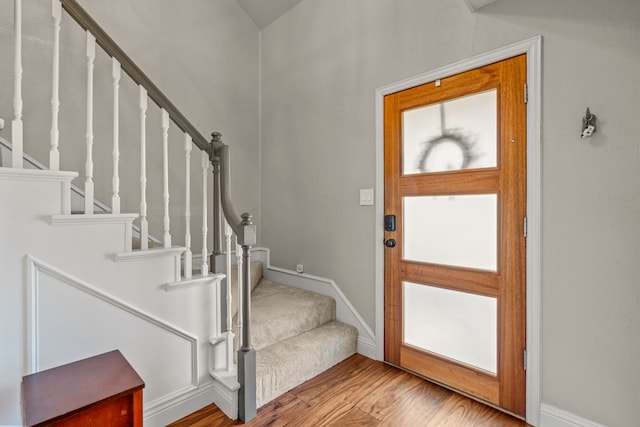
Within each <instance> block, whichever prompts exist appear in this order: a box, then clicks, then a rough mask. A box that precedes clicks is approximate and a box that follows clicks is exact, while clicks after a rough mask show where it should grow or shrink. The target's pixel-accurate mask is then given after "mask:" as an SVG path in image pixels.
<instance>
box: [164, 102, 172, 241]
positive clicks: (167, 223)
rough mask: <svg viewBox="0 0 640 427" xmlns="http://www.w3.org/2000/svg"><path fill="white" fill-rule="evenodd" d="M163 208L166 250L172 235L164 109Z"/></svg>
mask: <svg viewBox="0 0 640 427" xmlns="http://www.w3.org/2000/svg"><path fill="white" fill-rule="evenodd" d="M162 205H163V206H162V208H163V212H164V218H163V222H162V224H163V234H162V241H163V243H164V247H165V248H170V247H171V233H170V231H169V226H170V219H169V113H167V111H166V110H165V109H164V108H163V109H162Z"/></svg>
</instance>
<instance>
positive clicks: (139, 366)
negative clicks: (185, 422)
mask: <svg viewBox="0 0 640 427" xmlns="http://www.w3.org/2000/svg"><path fill="white" fill-rule="evenodd" d="M27 264H28V271H29V287H30V289H29V323H30V327H29V337H28V340H29V357H30V361H29V362H30V363H29V366H30V369H31V370H32V371H40V370H44V369H48V368H51V367H54V366H58V365H61V364H65V363H69V362H72V361H75V360H79V359H83V358H86V357H90V356H93V355H96V354H100V353H104V352H106V351H110V350H114V349H119V350H120V351H121V352H122V354H123V355H124V356H125V357H126V358H127V360H128V361H129V363H131V365H132V366H133V367H134V369H135V370H136V371H137V372H138V374H139V375H140V376H141V377H142V379H143V380H144V381H145V383H146V387H145V389H144V393H143V395H144V408H145V417H148V416H150V415H152V414H153V413H155V412H157V411H160V410H162V409H163V408H164V407H166V406H167V405H170V404H171V402H173V401H175V400H176V399H178V400H179V399H180V396H182V395H184V394H185V393H188V392H190V391H192V390H194V389H195V388H197V386H198V360H197V351H198V342H197V338H196V337H194V336H192V335H190V334H188V333H186V332H184V331H182V330H180V329H178V328H176V327H174V326H172V325H169V324H167V323H166V322H163V321H162V320H161V319H157V318H155V317H153V316H150V315H148V314H146V313H144V312H142V311H140V310H138V309H137V308H135V307H133V306H131V305H128V304H127V303H125V302H123V301H121V300H118V299H115V298H113V297H111V296H109V295H106V294H104V293H102V292H101V291H98V290H97V289H95V288H93V287H92V286H90V285H89V284H86V283H83V282H81V281H79V280H77V279H74V278H72V277H70V276H68V275H66V274H64V273H63V272H61V271H59V270H56V269H55V268H53V267H51V266H48V265H46V264H44V263H42V262H40V261H37V260H34V259H32V258H28V259H27Z"/></svg>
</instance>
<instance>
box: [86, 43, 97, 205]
mask: <svg viewBox="0 0 640 427" xmlns="http://www.w3.org/2000/svg"><path fill="white" fill-rule="evenodd" d="M95 59H96V38H95V37H94V36H93V35H92V34H91V33H89V32H88V31H87V134H86V142H87V160H86V165H85V174H86V176H85V181H84V213H85V214H93V64H94V62H95Z"/></svg>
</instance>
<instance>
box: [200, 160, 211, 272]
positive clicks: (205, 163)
mask: <svg viewBox="0 0 640 427" xmlns="http://www.w3.org/2000/svg"><path fill="white" fill-rule="evenodd" d="M210 165H211V163H210V162H209V155H208V154H207V153H206V152H204V151H203V152H202V264H201V265H200V274H201V275H202V276H203V277H204V276H208V275H209V264H208V263H207V259H208V257H209V252H208V251H207V231H208V230H207V182H208V181H209V166H210Z"/></svg>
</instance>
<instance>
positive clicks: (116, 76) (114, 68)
mask: <svg viewBox="0 0 640 427" xmlns="http://www.w3.org/2000/svg"><path fill="white" fill-rule="evenodd" d="M53 1H56V0H53ZM111 79H112V86H113V153H112V157H113V178H112V179H111V188H112V192H113V194H112V195H111V212H112V213H114V214H119V213H120V169H119V164H120V63H119V62H118V60H117V59H116V58H112V61H111Z"/></svg>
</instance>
